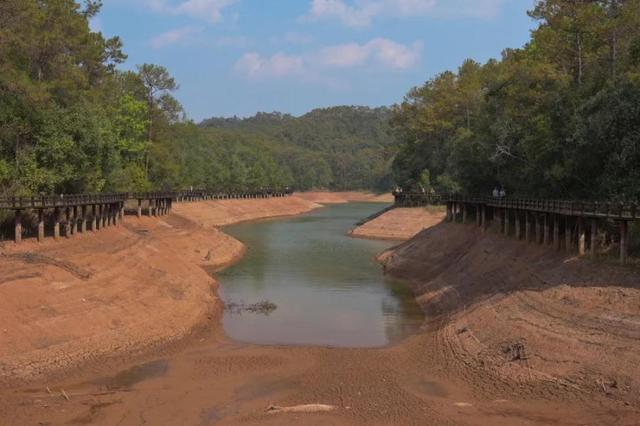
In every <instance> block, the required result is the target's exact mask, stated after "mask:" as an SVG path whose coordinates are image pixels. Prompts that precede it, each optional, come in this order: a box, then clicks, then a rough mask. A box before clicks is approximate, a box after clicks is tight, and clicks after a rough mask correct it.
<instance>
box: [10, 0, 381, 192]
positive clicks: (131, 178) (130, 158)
mask: <svg viewBox="0 0 640 426" xmlns="http://www.w3.org/2000/svg"><path fill="white" fill-rule="evenodd" d="M100 7H101V2H100V1H99V0H85V1H84V2H83V3H82V4H78V3H77V2H76V1H73V0H45V1H36V0H26V1H25V0H3V1H2V2H0V141H1V143H2V145H1V147H0V191H1V192H2V193H4V194H6V195H33V194H40V193H58V192H66V193H76V192H102V191H130V190H151V189H184V188H188V187H190V186H193V187H199V188H208V189H215V188H226V189H242V188H256V187H282V186H294V187H296V188H298V189H309V188H340V189H346V188H370V187H374V186H375V187H381V188H386V187H389V185H390V182H389V176H390V160H389V158H390V157H391V156H390V155H389V152H388V149H389V140H390V137H389V136H388V134H387V122H388V117H389V114H390V111H389V110H385V109H377V110H371V109H368V108H351V107H343V108H333V109H328V110H318V111H314V112H312V113H310V114H307V115H305V116H304V117H301V118H294V117H291V116H286V115H280V114H260V115H258V116H256V117H253V118H250V119H246V120H237V119H229V120H224V119H217V120H216V119H213V120H208V121H207V122H206V123H205V124H203V125H202V126H197V125H196V124H194V123H193V122H192V121H190V120H188V119H187V118H186V116H185V113H184V111H183V109H182V106H181V105H180V104H179V103H178V101H177V100H176V99H175V98H174V96H173V93H174V92H175V90H176V89H178V83H177V82H176V81H175V80H174V79H173V78H172V77H171V75H170V73H169V71H168V70H166V69H165V68H163V67H162V66H158V65H152V64H143V65H139V66H137V68H136V71H122V70H121V69H120V68H119V65H120V64H122V63H124V62H125V60H126V59H127V57H126V55H125V53H124V51H123V45H122V42H121V40H120V39H119V38H118V37H114V38H110V39H105V38H104V37H103V36H102V34H99V33H95V32H92V31H91V30H90V28H89V20H90V19H91V18H92V17H94V16H95V15H96V14H97V13H98V12H99V10H100Z"/></svg>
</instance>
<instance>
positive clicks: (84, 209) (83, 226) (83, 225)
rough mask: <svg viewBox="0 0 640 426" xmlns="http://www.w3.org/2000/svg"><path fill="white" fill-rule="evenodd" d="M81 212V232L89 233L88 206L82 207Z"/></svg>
mask: <svg viewBox="0 0 640 426" xmlns="http://www.w3.org/2000/svg"><path fill="white" fill-rule="evenodd" d="M80 214H81V215H82V217H81V218H80V232H82V233H83V234H86V233H87V206H82V207H80Z"/></svg>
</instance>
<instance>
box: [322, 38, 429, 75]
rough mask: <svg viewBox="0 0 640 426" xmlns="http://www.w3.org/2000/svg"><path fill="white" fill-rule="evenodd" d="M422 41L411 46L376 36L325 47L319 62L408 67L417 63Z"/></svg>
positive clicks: (349, 66) (348, 65)
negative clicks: (366, 39) (360, 41)
mask: <svg viewBox="0 0 640 426" xmlns="http://www.w3.org/2000/svg"><path fill="white" fill-rule="evenodd" d="M421 53H422V43H421V42H415V43H414V44H413V45H411V46H407V45H404V44H401V43H396V42H394V41H392V40H388V39H385V38H376V39H373V40H371V41H369V42H368V43H365V44H358V43H348V44H342V45H338V46H330V47H325V48H323V49H322V50H320V53H319V55H318V62H319V64H321V65H323V66H326V67H334V68H352V67H355V66H362V65H365V64H370V63H372V62H373V63H377V64H379V65H381V66H383V67H384V68H390V69H397V70H402V69H408V68H411V67H413V66H414V65H416V64H417V62H418V60H419V59H420V55H421Z"/></svg>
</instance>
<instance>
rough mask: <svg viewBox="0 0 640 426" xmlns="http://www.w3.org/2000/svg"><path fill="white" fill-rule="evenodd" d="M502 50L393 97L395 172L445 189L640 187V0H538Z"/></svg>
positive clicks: (408, 183) (405, 182) (634, 194)
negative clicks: (526, 29)
mask: <svg viewBox="0 0 640 426" xmlns="http://www.w3.org/2000/svg"><path fill="white" fill-rule="evenodd" d="M529 14H530V16H531V17H532V18H534V19H535V20H537V21H538V23H539V26H538V28H537V29H536V30H534V31H533V32H532V36H531V40H530V41H529V42H528V43H527V44H526V45H525V46H524V47H523V48H521V49H508V50H505V51H504V52H503V55H502V58H501V60H490V61H489V62H487V63H485V64H479V63H476V62H474V61H473V60H467V61H465V62H464V63H463V64H462V65H461V66H460V68H459V69H458V70H457V71H455V72H454V71H447V72H444V73H441V74H439V75H437V76H436V77H434V78H432V79H430V80H429V81H427V82H426V83H425V84H424V85H423V86H421V87H417V88H414V89H412V90H411V91H410V92H409V93H408V94H407V96H406V98H405V100H404V102H403V103H402V104H401V105H398V106H397V107H395V108H394V111H393V118H392V128H393V133H394V135H395V137H396V139H397V140H398V141H399V142H400V143H401V145H402V146H401V148H400V152H399V153H398V155H397V157H396V159H395V161H394V164H393V170H394V177H395V179H396V180H397V182H398V183H400V184H401V185H402V186H404V187H407V188H411V187H417V186H419V185H420V182H421V181H424V179H423V177H424V176H425V173H426V175H427V176H429V179H428V182H429V183H428V184H429V186H430V187H433V188H435V189H436V190H441V191H464V192H468V193H487V192H490V191H491V189H492V188H493V187H494V186H496V185H504V186H505V187H506V188H507V190H508V191H510V193H511V194H520V195H530V196H541V197H565V198H584V199H638V198H640V1H638V0H605V1H602V0H598V1H595V0H578V1H576V0H539V1H537V2H536V3H535V5H534V8H533V9H532V10H531V11H530V12H529Z"/></svg>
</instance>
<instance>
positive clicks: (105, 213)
mask: <svg viewBox="0 0 640 426" xmlns="http://www.w3.org/2000/svg"><path fill="white" fill-rule="evenodd" d="M100 211H101V214H100V217H101V218H102V227H103V228H106V227H107V226H109V205H108V204H102V207H101V209H100Z"/></svg>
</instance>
